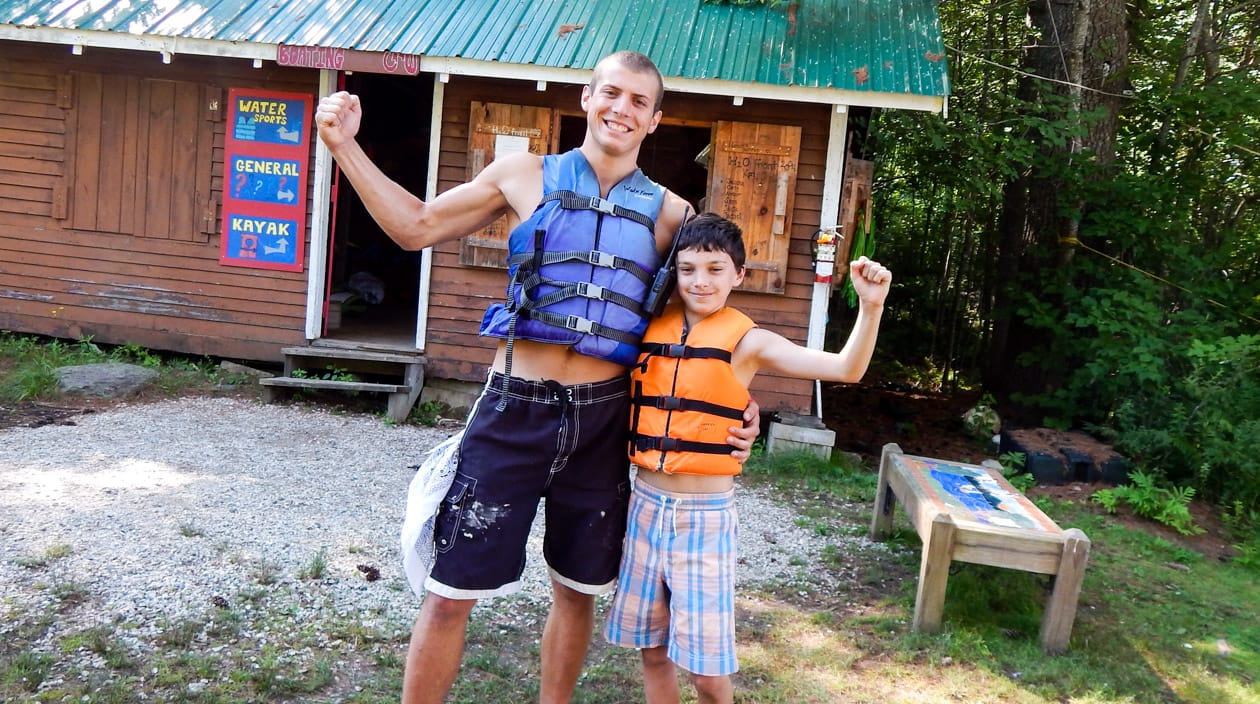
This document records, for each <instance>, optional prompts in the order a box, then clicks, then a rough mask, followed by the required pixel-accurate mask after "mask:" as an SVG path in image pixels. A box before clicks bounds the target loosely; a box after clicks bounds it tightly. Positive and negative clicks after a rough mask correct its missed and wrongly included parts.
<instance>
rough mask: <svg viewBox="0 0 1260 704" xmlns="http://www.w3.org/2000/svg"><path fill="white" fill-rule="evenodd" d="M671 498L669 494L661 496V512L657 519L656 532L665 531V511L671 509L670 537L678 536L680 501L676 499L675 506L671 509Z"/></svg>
mask: <svg viewBox="0 0 1260 704" xmlns="http://www.w3.org/2000/svg"><path fill="white" fill-rule="evenodd" d="M669 499H670V497H668V496H662V497H661V512H660V514H659V516H658V517H657V521H656V532H657V533H663V532H664V531H665V512H666V511H670V515H669V530H670V534H669V537H671V538H676V537H678V501H677V500H675V501H674V507H673V509H672V510H671V509H670V506H669Z"/></svg>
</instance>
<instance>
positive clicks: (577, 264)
mask: <svg viewBox="0 0 1260 704" xmlns="http://www.w3.org/2000/svg"><path fill="white" fill-rule="evenodd" d="M664 199H665V188H664V187H662V186H660V185H658V184H656V183H654V182H653V181H651V180H650V179H648V178H647V177H646V176H644V175H643V172H642V171H639V170H635V172H634V173H633V174H631V175H629V176H627V177H626V178H625V179H623V180H622V181H621V182H620V183H618V184H617V185H616V186H614V187H613V188H612V190H611V191H610V192H609V194H608V198H607V199H604V198H600V196H599V181H598V179H597V178H596V176H595V172H594V171H593V170H592V169H591V167H590V164H588V163H587V161H586V157H585V156H584V155H583V154H582V152H581V151H580V150H578V149H573V150H571V151H569V152H567V153H565V154H558V155H555V154H553V155H547V156H544V157H543V197H542V200H541V201H540V202H539V204H538V207H537V208H536V209H535V210H534V213H533V214H532V215H531V216H530V217H529V218H528V219H527V220H525V221H524V222H522V223H521V224H520V225H518V226H517V227H516V229H514V230H513V231H512V233H511V235H509V237H508V276H509V279H508V286H507V297H506V298H507V300H506V302H504V303H495V304H494V305H492V306H490V308H489V309H488V310H487V311H486V314H485V317H484V318H483V319H482V321H481V334H482V335H486V336H489V337H497V338H500V339H504V340H507V341H508V352H509V360H510V352H511V344H512V340H513V339H515V338H521V339H526V340H533V341H535V342H547V343H552V344H560V345H573V350H574V351H575V352H578V353H579V354H584V355H588V356H591V357H595V358H598V359H605V360H608V361H610V362H615V363H617V364H620V365H623V366H630V365H631V364H634V363H635V362H636V361H637V360H638V356H639V342H640V341H641V340H642V338H643V332H644V330H646V329H647V322H648V317H649V316H648V314H647V313H646V312H645V311H644V310H643V301H644V299H645V298H646V297H647V291H648V289H649V287H650V286H651V283H652V277H653V276H654V275H655V274H656V271H657V269H659V268H660V267H661V263H662V262H661V256H660V254H659V253H657V251H656V234H655V233H656V218H657V216H658V215H659V214H660V210H661V204H662V203H663V202H664ZM506 371H507V372H508V374H511V371H510V370H506Z"/></svg>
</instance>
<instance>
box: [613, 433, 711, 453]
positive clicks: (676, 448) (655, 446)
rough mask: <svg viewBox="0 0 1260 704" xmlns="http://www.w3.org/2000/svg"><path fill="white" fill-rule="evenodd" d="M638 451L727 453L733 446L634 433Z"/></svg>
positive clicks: (634, 441)
mask: <svg viewBox="0 0 1260 704" xmlns="http://www.w3.org/2000/svg"><path fill="white" fill-rule="evenodd" d="M631 442H632V443H633V444H634V449H635V450H636V451H638V452H646V451H648V450H657V451H660V452H704V453H706V454H710V455H729V454H731V451H732V450H734V449H735V448H734V447H732V446H730V445H727V444H724V443H720V442H696V441H695V440H682V439H680V438H664V437H660V436H658V435H640V434H638V433H635V434H634V438H633V439H632V440H631Z"/></svg>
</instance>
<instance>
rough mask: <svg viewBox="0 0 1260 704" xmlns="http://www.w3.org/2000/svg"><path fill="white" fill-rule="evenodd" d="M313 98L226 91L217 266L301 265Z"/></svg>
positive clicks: (292, 267)
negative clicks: (221, 230) (221, 221)
mask: <svg viewBox="0 0 1260 704" xmlns="http://www.w3.org/2000/svg"><path fill="white" fill-rule="evenodd" d="M311 104H312V101H311V98H310V96H308V95H303V94H300V93H280V92H276V91H266V90H246V89H240V88H233V89H231V90H229V91H228V121H229V122H228V125H229V127H228V131H227V135H226V137H225V140H224V152H225V155H224V159H223V171H224V174H223V237H222V241H221V244H220V249H219V263H220V264H226V265H229V266H244V267H253V268H256V269H278V270H281V271H301V270H302V268H303V260H302V254H303V250H304V246H303V245H304V243H305V241H306V190H307V178H308V175H309V171H308V169H307V165H308V163H309V161H310V145H309V142H308V141H307V140H308V133H309V131H310V130H309V129H308V127H309V124H310V120H311Z"/></svg>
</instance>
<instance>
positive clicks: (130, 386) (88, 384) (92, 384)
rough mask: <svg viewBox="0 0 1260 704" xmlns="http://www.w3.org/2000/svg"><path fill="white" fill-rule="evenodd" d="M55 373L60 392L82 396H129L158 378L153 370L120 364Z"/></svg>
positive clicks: (114, 363) (63, 370)
mask: <svg viewBox="0 0 1260 704" xmlns="http://www.w3.org/2000/svg"><path fill="white" fill-rule="evenodd" d="M55 374H56V375H57V389H58V390H59V391H62V392H64V393H72V394H83V395H85V396H129V395H131V394H134V393H136V392H138V391H140V390H141V389H143V388H144V387H146V386H148V385H149V384H150V383H152V382H153V380H154V379H156V378H157V376H158V372H157V370H156V369H150V368H148V367H142V366H140V365H138V364H123V363H120V362H108V363H105V364H80V365H76V366H72V367H59V368H57V370H56V371H55Z"/></svg>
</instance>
